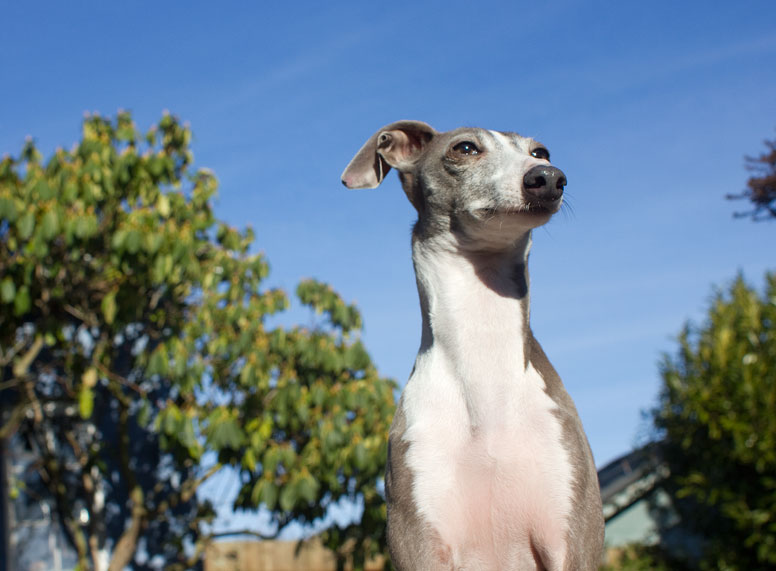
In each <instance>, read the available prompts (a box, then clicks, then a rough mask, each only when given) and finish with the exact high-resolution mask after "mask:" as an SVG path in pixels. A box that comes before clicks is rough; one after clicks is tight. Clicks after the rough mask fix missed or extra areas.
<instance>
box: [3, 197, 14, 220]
mask: <svg viewBox="0 0 776 571" xmlns="http://www.w3.org/2000/svg"><path fill="white" fill-rule="evenodd" d="M16 216H17V212H16V203H14V201H13V200H12V199H10V198H5V197H2V198H0V219H3V218H4V219H5V220H8V222H11V223H13V222H14V221H16Z"/></svg>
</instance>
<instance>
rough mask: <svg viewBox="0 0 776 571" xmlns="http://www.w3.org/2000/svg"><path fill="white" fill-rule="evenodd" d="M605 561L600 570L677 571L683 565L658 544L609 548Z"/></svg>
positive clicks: (636, 544)
mask: <svg viewBox="0 0 776 571" xmlns="http://www.w3.org/2000/svg"><path fill="white" fill-rule="evenodd" d="M606 558H607V563H606V564H605V565H602V566H601V567H600V571H679V570H680V569H684V568H685V567H684V566H683V565H682V564H681V563H680V562H679V561H676V560H673V559H671V558H670V557H669V556H667V555H666V554H665V553H664V552H663V551H662V550H661V549H660V547H659V546H656V545H641V544H638V543H634V544H630V545H627V546H625V547H623V548H620V549H609V550H608V551H607V554H606Z"/></svg>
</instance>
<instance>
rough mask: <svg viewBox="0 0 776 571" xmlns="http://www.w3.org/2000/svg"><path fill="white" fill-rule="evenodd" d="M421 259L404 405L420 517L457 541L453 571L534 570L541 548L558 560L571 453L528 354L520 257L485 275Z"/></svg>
mask: <svg viewBox="0 0 776 571" xmlns="http://www.w3.org/2000/svg"><path fill="white" fill-rule="evenodd" d="M415 262H416V271H417V275H418V283H419V288H420V289H421V291H422V292H423V293H422V296H423V297H425V301H424V303H426V304H427V315H428V322H427V323H425V324H424V339H423V343H422V347H421V351H420V353H419V355H418V358H417V361H416V364H415V370H414V372H413V375H412V376H411V378H410V380H409V382H408V384H407V387H406V388H405V391H404V395H403V398H402V403H401V407H402V414H403V415H404V417H405V419H406V430H405V432H404V434H403V435H402V440H403V441H404V442H406V443H407V445H408V446H407V448H406V457H405V458H404V463H405V465H406V467H407V469H408V471H409V472H410V474H411V478H412V493H413V497H414V501H415V503H416V505H417V509H418V513H419V515H420V517H421V518H423V520H425V522H426V523H427V524H428V525H429V526H431V527H432V528H433V529H434V530H435V532H436V533H437V534H438V536H439V539H440V540H441V542H442V544H443V545H447V546H453V547H452V548H451V549H452V552H451V553H450V556H451V557H452V560H453V561H452V563H453V565H454V568H456V569H458V568H465V569H478V568H482V569H509V568H515V569H522V568H525V569H528V568H532V567H533V565H534V561H535V555H536V554H535V549H536V545H542V546H544V547H543V549H546V548H547V547H552V548H553V549H552V550H551V551H552V552H553V553H554V554H555V556H557V557H559V559H560V560H562V559H563V555H564V554H563V552H564V549H565V539H566V534H567V533H568V522H567V520H568V516H569V514H570V512H571V504H572V481H573V474H572V468H571V460H570V458H569V454H568V453H567V451H566V449H565V447H564V445H563V442H562V426H561V421H560V418H559V415H558V412H559V409H558V406H557V404H556V402H555V401H554V400H553V399H552V398H551V397H550V396H549V395H548V393H547V390H546V389H547V387H546V386H545V382H544V379H543V378H542V375H541V372H540V371H537V370H536V368H535V367H534V365H533V364H532V363H531V361H530V358H529V357H530V356H529V355H528V354H527V352H528V351H529V349H528V347H529V344H528V343H527V336H530V335H531V334H530V330H529V328H528V326H527V320H528V310H527V307H528V299H527V296H526V292H525V291H524V290H523V288H522V287H521V284H520V283H519V279H516V277H515V275H514V263H515V261H514V260H511V261H510V264H509V265H505V266H503V267H499V266H498V264H496V265H494V266H492V267H489V268H487V269H486V274H487V275H483V269H482V268H477V267H474V266H472V265H471V264H470V263H469V261H467V260H465V259H462V258H461V257H458V256H455V255H453V254H444V253H440V252H438V251H433V252H431V251H423V250H422V249H421V250H420V251H416V256H415ZM523 270H524V265H523ZM483 278H484V279H483ZM486 282H487V283H486ZM521 294H522V296H521Z"/></svg>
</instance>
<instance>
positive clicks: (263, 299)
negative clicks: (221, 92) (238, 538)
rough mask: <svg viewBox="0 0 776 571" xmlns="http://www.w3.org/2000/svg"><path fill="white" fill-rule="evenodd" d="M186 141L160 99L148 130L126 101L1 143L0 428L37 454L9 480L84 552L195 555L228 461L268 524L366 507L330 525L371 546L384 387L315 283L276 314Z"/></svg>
mask: <svg viewBox="0 0 776 571" xmlns="http://www.w3.org/2000/svg"><path fill="white" fill-rule="evenodd" d="M190 140H191V132H190V130H189V128H188V127H187V126H186V125H184V124H181V123H180V121H179V120H178V119H176V118H175V117H174V116H172V115H169V114H165V115H164V116H163V117H162V119H161V121H160V122H159V124H158V125H157V126H155V127H153V128H151V129H150V130H149V131H148V132H147V133H146V134H145V135H144V136H142V135H141V134H140V133H139V132H138V131H137V129H136V127H135V125H134V123H133V121H132V118H131V116H130V114H129V113H126V112H119V114H118V115H117V117H116V118H115V119H106V118H102V117H100V116H96V115H95V116H89V117H87V118H86V119H85V120H84V122H83V135H82V140H81V141H80V142H79V143H78V144H76V145H75V146H74V147H73V148H72V149H71V150H69V151H67V150H64V149H61V148H60V149H57V150H56V152H55V153H54V154H53V156H51V157H50V159H49V160H48V161H46V162H45V163H44V162H43V160H42V157H41V154H40V152H39V151H38V150H37V148H36V146H35V144H34V143H33V142H32V141H31V140H29V141H28V142H27V143H26V144H25V145H24V148H23V149H22V151H21V154H20V156H19V157H18V158H14V157H10V156H6V157H4V158H3V159H2V161H1V162H0V372H1V373H2V377H0V391H1V393H2V394H1V395H0V396H1V397H2V399H0V403H1V404H0V406H1V407H2V411H0V412H3V416H2V419H0V420H1V424H0V438H2V437H7V436H10V435H14V434H15V435H16V439H17V440H21V441H22V442H23V443H24V445H25V446H28V447H29V448H30V449H31V450H33V451H34V452H35V454H36V456H37V458H38V462H37V463H36V464H35V465H34V466H33V468H34V470H33V472H32V473H31V474H30V475H29V477H28V478H26V479H25V481H24V482H19V483H18V484H20V485H23V486H25V487H26V489H28V490H34V491H35V492H36V493H38V494H40V495H41V497H42V498H44V499H45V500H46V501H48V502H50V503H51V504H52V505H53V506H54V509H55V511H56V514H57V517H58V519H59V521H60V522H61V525H62V528H63V529H64V530H65V532H66V534H67V537H68V538H69V540H70V542H71V543H72V545H73V546H74V548H75V549H76V551H77V553H78V557H79V568H80V569H82V570H85V569H92V568H93V569H106V568H107V569H111V570H118V569H123V568H124V567H125V565H132V566H133V567H134V568H136V569H142V568H150V566H151V565H152V564H153V565H154V566H158V565H157V564H158V563H159V561H160V560H162V561H164V562H166V563H167V564H168V565H170V566H172V567H173V568H175V567H177V568H188V567H191V566H194V565H196V563H197V561H198V560H199V558H200V556H201V552H202V550H203V549H204V546H205V545H206V543H207V541H208V540H210V539H212V537H213V536H214V534H213V533H212V532H211V531H209V530H210V529H211V528H210V527H209V526H208V523H210V522H212V520H213V517H214V511H213V508H212V506H211V505H209V503H208V502H207V501H204V500H202V499H201V498H199V497H198V495H197V490H198V488H199V487H200V486H201V484H202V483H203V482H205V481H206V480H207V479H208V478H210V477H212V475H213V474H215V473H217V472H218V471H219V470H221V469H223V467H225V466H231V467H232V468H233V469H234V470H236V471H237V472H238V473H239V478H240V482H241V488H240V492H239V495H238V498H237V500H236V503H235V505H234V508H235V509H244V510H256V509H257V508H259V506H263V507H264V508H266V509H268V510H270V512H271V514H272V521H273V522H274V531H273V532H271V533H269V534H267V535H268V536H274V535H276V534H277V533H278V532H280V531H281V530H282V529H283V528H284V527H285V526H287V525H288V524H289V523H291V522H299V523H302V524H310V523H312V522H315V521H316V520H321V518H324V517H325V516H326V514H327V510H328V508H329V506H331V505H332V504H334V503H336V502H338V501H340V500H341V499H343V498H348V499H349V500H351V501H352V502H354V503H355V504H359V505H361V506H362V507H363V515H362V516H361V521H360V525H355V524H354V525H350V526H348V527H345V528H343V529H339V528H338V527H336V526H333V527H331V528H329V529H328V530H327V531H326V532H325V533H324V541H325V542H326V543H327V545H329V546H330V547H332V548H335V549H338V550H339V551H338V554H339V555H340V556H341V557H345V555H346V550H352V551H353V557H354V558H355V560H356V563H357V564H358V563H359V562H363V559H364V557H367V556H369V555H371V554H374V553H377V552H381V551H382V550H383V549H384V542H383V536H384V534H383V527H384V519H385V513H384V510H385V508H384V505H383V500H382V497H381V495H380V494H379V493H378V489H379V485H380V483H381V478H382V472H383V467H384V461H385V460H384V459H385V454H386V434H387V430H388V426H389V424H390V420H391V417H392V414H393V410H394V397H393V391H394V389H395V385H394V383H393V382H392V381H390V380H387V379H384V378H381V377H380V376H379V374H378V373H377V371H376V369H375V367H374V365H373V364H372V362H371V360H370V358H369V355H368V354H367V352H366V350H365V348H364V346H363V345H362V343H361V341H360V340H359V331H360V328H361V317H360V315H359V312H358V310H357V309H356V308H355V307H354V306H352V305H348V304H345V303H344V302H343V301H342V300H341V299H340V297H339V296H338V295H337V294H336V293H335V292H334V291H333V290H332V289H331V288H329V287H328V286H326V285H325V284H322V283H319V282H316V281H314V280H306V281H303V282H302V283H301V284H300V285H299V287H298V289H297V296H298V298H299V299H300V301H301V302H302V303H303V304H305V305H307V306H309V307H310V308H312V309H314V310H315V312H316V314H317V315H318V316H319V317H317V318H315V320H314V322H313V325H312V326H311V327H282V326H270V325H269V324H268V323H267V318H268V317H270V316H273V315H276V314H278V313H279V312H282V311H283V310H284V309H285V308H287V307H288V305H289V301H288V298H287V296H286V294H285V293H284V292H283V291H280V290H277V289H267V288H265V287H263V281H264V280H265V278H266V277H267V274H268V265H267V262H266V260H265V259H264V258H263V256H262V255H261V254H253V253H251V252H250V248H251V245H252V242H253V233H252V231H251V230H250V229H247V230H244V231H238V230H236V229H234V228H231V227H229V226H228V225H227V224H225V223H223V222H219V221H218V220H217V219H216V218H215V217H214V214H213V211H212V207H211V203H210V200H211V198H212V197H213V195H214V193H215V192H216V188H217V183H216V179H215V176H214V175H213V173H211V172H210V171H207V170H204V169H199V170H194V169H193V167H192V161H193V158H192V153H191V149H190V145H189V143H190ZM277 321H278V320H277V319H273V323H274V322H277ZM208 459H211V460H208ZM149 556H155V557H156V560H154V561H149Z"/></svg>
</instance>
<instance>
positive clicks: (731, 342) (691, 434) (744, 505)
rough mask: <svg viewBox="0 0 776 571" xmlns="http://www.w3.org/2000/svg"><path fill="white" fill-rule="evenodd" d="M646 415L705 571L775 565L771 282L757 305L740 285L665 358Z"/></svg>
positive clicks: (775, 321)
mask: <svg viewBox="0 0 776 571" xmlns="http://www.w3.org/2000/svg"><path fill="white" fill-rule="evenodd" d="M661 375H662V377H663V383H664V386H663V389H662V392H661V394H660V402H659V406H658V408H656V409H655V410H654V411H653V420H654V423H655V426H656V427H657V428H658V429H659V431H660V432H661V435H662V436H663V437H664V444H663V450H664V455H665V460H666V462H667V464H668V467H669V469H670V477H669V478H668V481H667V482H666V486H667V488H668V489H669V491H671V492H672V493H673V495H674V496H675V497H676V498H679V501H677V502H676V507H677V509H678V510H679V512H680V515H681V519H682V522H683V525H684V526H687V527H689V528H690V529H691V530H692V531H694V532H696V533H697V534H698V535H699V536H700V537H702V538H704V539H705V542H706V549H705V554H704V558H703V561H702V562H701V566H702V567H703V568H707V569H765V568H773V567H774V565H776V415H774V410H776V275H774V274H769V275H767V276H766V287H765V291H764V292H763V294H762V295H758V292H757V291H756V290H754V289H753V288H750V287H749V286H748V285H747V284H746V283H745V282H744V279H743V277H741V276H739V277H738V278H737V279H736V280H735V282H734V283H733V284H732V286H731V287H730V289H729V291H727V292H722V291H719V292H717V293H716V294H715V295H714V298H713V300H712V302H711V307H710V308H709V314H708V319H707V320H706V322H705V323H703V324H702V325H700V326H696V325H693V324H690V323H688V324H686V325H685V327H684V329H683V330H682V332H681V334H680V335H679V350H678V351H677V353H676V355H674V356H669V355H665V356H664V359H663V363H662V366H661Z"/></svg>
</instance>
